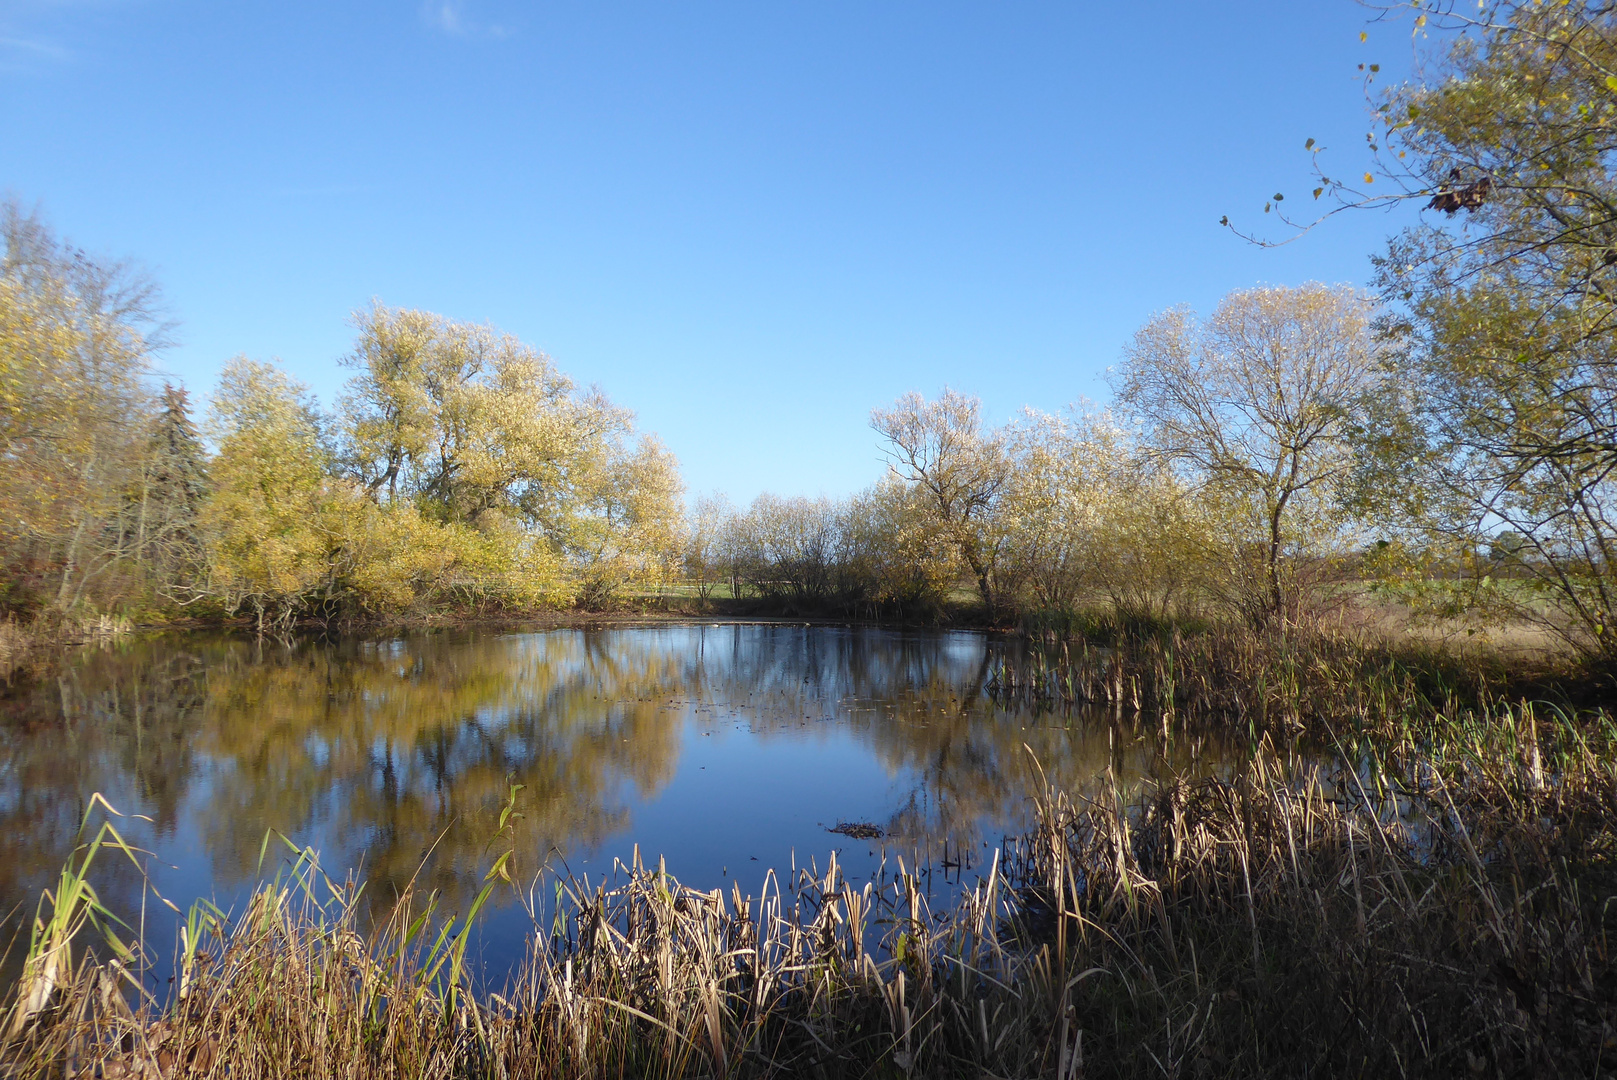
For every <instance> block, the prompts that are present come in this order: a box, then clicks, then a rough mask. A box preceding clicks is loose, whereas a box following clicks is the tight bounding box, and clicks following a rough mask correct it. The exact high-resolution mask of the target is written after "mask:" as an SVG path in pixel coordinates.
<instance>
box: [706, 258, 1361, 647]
mask: <svg viewBox="0 0 1617 1080" xmlns="http://www.w3.org/2000/svg"><path fill="white" fill-rule="evenodd" d="M1372 313H1373V305H1372V303H1371V301H1370V300H1368V299H1367V298H1365V297H1363V296H1360V295H1358V294H1356V293H1355V292H1353V291H1352V290H1351V289H1346V288H1328V287H1325V286H1321V285H1305V286H1302V287H1300V288H1266V289H1254V290H1248V291H1243V292H1238V293H1235V294H1232V295H1231V296H1230V297H1228V298H1227V299H1226V300H1225V301H1224V303H1223V304H1222V305H1221V306H1220V308H1219V310H1218V311H1217V312H1216V313H1215V314H1214V315H1213V317H1212V318H1211V319H1209V320H1207V321H1206V322H1205V323H1199V322H1197V321H1196V320H1195V319H1194V317H1193V316H1191V315H1190V313H1188V312H1185V311H1180V310H1176V311H1171V312H1168V313H1166V314H1164V315H1161V316H1159V317H1157V318H1156V319H1154V320H1152V322H1151V323H1149V324H1148V325H1147V326H1146V327H1145V328H1144V329H1142V330H1141V331H1140V332H1139V334H1138V335H1137V336H1136V338H1135V340H1134V342H1133V344H1132V345H1131V346H1130V348H1129V349H1128V352H1127V356H1126V357H1125V361H1124V363H1123V365H1122V366H1121V368H1120V369H1119V370H1118V372H1117V382H1118V391H1119V394H1118V398H1119V406H1120V408H1121V409H1123V410H1127V411H1126V413H1120V414H1113V413H1112V412H1082V411H1073V412H1071V413H1069V414H1067V415H1049V414H1044V413H1039V412H1036V411H1033V410H1028V411H1026V412H1024V413H1023V414H1022V415H1021V416H1020V417H1018V418H1016V419H1015V420H1013V421H1012V422H1010V423H1008V424H1005V425H1002V426H999V427H990V426H989V425H987V424H986V423H985V422H984V420H983V417H982V407H981V403H980V402H979V401H978V399H976V398H975V397H972V396H969V395H966V394H962V393H959V392H955V391H950V390H945V391H944V392H943V394H942V395H941V396H939V397H938V398H936V399H933V400H928V399H925V398H923V397H921V396H920V395H918V394H911V395H908V396H906V397H904V398H902V399H900V400H899V401H898V402H896V403H895V404H894V405H893V406H892V407H891V408H887V409H878V410H876V411H875V412H873V413H872V416H871V425H872V427H873V428H874V429H875V431H876V432H877V433H878V436H879V438H880V440H881V444H882V446H883V449H884V453H885V456H886V458H887V461H888V465H889V469H888V475H887V477H886V478H885V479H884V480H883V481H882V482H881V483H878V484H877V485H876V486H874V487H872V488H870V489H869V490H867V491H865V492H862V493H860V494H858V495H855V496H853V497H851V498H848V499H842V500H832V499H824V498H822V499H818V500H811V499H803V498H796V499H782V498H777V497H774V496H771V495H764V496H761V497H759V498H758V499H757V500H756V501H754V502H753V504H752V505H751V506H750V507H748V508H746V509H745V510H739V509H736V508H733V507H731V506H729V505H728V504H727V503H726V502H725V501H724V500H723V499H718V498H713V499H705V500H699V501H698V503H697V506H696V509H695V511H694V513H693V514H692V516H691V521H690V526H689V532H688V541H687V553H686V568H687V574H688V575H689V576H690V577H691V578H693V579H694V580H697V581H701V582H719V583H722V587H723V592H722V593H721V595H731V596H749V595H750V596H759V597H763V598H768V599H770V600H773V601H776V602H784V603H786V604H788V605H789V606H790V607H791V608H792V609H793V610H827V609H841V610H846V611H849V612H865V613H870V614H888V615H896V616H901V617H922V618H924V617H929V616H937V615H940V614H942V613H944V612H945V611H947V610H948V609H949V608H950V607H952V606H953V607H960V606H971V607H975V608H976V609H977V611H978V613H979V615H980V616H983V617H986V618H987V619H988V620H990V621H992V622H998V623H1006V622H1010V621H1014V620H1016V619H1019V618H1020V619H1027V618H1029V617H1034V618H1039V619H1043V620H1046V621H1048V620H1049V619H1051V618H1052V617H1054V618H1070V617H1072V616H1074V615H1076V614H1078V613H1081V612H1083V611H1085V610H1088V609H1094V608H1097V607H1098V608H1102V609H1104V610H1106V611H1108V612H1110V613H1111V614H1113V615H1114V616H1119V617H1121V618H1122V619H1124V620H1127V621H1145V622H1152V621H1158V622H1160V621H1162V620H1165V619H1168V618H1175V617H1185V616H1199V617H1211V618H1221V617H1236V618H1240V619H1243V620H1246V621H1249V622H1251V623H1254V624H1267V623H1271V622H1274V621H1276V620H1281V621H1291V622H1295V621H1296V620H1298V619H1302V618H1308V617H1311V616H1315V615H1317V614H1319V613H1320V611H1321V610H1323V609H1324V608H1325V607H1327V606H1328V605H1330V604H1332V603H1335V602H1337V601H1339V600H1340V599H1341V598H1342V596H1341V591H1342V586H1344V585H1345V584H1347V583H1349V582H1350V581H1353V580H1356V579H1357V578H1358V577H1360V576H1362V575H1363V574H1364V573H1365V572H1366V558H1365V548H1366V545H1367V543H1369V540H1368V537H1370V536H1371V532H1370V530H1371V528H1372V525H1373V520H1372V519H1373V514H1371V513H1369V512H1367V511H1366V509H1365V508H1361V507H1360V506H1358V505H1356V504H1355V500H1354V490H1355V487H1354V485H1355V479H1356V476H1357V468H1358V467H1359V466H1360V465H1361V464H1363V463H1364V455H1362V454H1361V453H1360V450H1361V449H1362V448H1361V446H1360V441H1361V440H1360V438H1359V430H1358V427H1357V426H1356V425H1357V424H1358V423H1359V421H1360V419H1361V417H1362V413H1363V409H1364V407H1365V406H1366V405H1367V403H1368V401H1369V395H1370V394H1371V393H1372V392H1373V391H1374V389H1375V387H1376V385H1377V383H1378V381H1379V380H1380V379H1381V378H1382V375H1381V368H1380V362H1381V358H1380V354H1379V352H1378V349H1377V348H1376V345H1375V340H1374V334H1373V331H1372V326H1371V317H1372ZM1125 418H1126V419H1125ZM1371 548H1372V550H1376V551H1379V550H1380V549H1379V548H1376V547H1375V546H1374V545H1373V544H1372V545H1371Z"/></svg>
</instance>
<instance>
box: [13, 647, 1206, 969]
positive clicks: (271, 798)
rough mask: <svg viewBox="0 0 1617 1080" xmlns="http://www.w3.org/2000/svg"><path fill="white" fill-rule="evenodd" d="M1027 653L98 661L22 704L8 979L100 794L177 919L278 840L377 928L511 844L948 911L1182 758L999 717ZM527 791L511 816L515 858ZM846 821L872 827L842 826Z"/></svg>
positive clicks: (72, 668) (395, 650)
mask: <svg viewBox="0 0 1617 1080" xmlns="http://www.w3.org/2000/svg"><path fill="white" fill-rule="evenodd" d="M1016 647H1017V646H1016V645H1015V644H1014V643H1008V642H1006V641H1005V640H1003V639H998V638H995V637H992V636H989V635H984V634H980V633H967V632H953V633H951V632H898V631H888V630H878V629H866V628H845V627H829V626H802V625H782V624H680V625H658V626H651V627H617V628H607V629H596V630H589V629H557V630H544V631H540V632H532V633H514V632H503V631H502V632H495V631H489V630H456V631H445V632H434V633H421V634H412V635H406V636H399V637H387V638H378V639H370V640H361V639H351V640H341V641H335V642H312V641H310V642H299V643H296V644H294V645H290V646H279V645H272V644H269V643H261V642H255V641H254V640H252V639H250V638H249V639H243V638H239V637H229V636H224V635H208V636H199V635H162V636H155V637H151V638H144V639H137V640H134V641H130V642H126V643H122V644H120V645H118V646H117V647H115V648H113V649H110V650H101V651H86V652H83V653H81V654H79V655H78V656H76V657H74V658H73V659H72V660H70V661H69V662H68V663H67V665H66V666H65V668H64V669H63V670H61V671H60V672H58V673H56V674H55V675H54V676H53V677H52V678H51V679H49V680H48V681H40V682H35V683H32V684H27V685H20V686H17V687H13V688H11V689H10V690H9V691H8V692H7V694H6V696H5V698H4V716H3V723H0V903H3V904H4V907H5V909H6V910H7V911H8V912H9V915H8V926H7V930H8V934H9V933H15V932H17V931H18V930H22V932H23V937H22V939H21V940H20V941H18V942H17V943H16V944H14V945H13V947H12V950H11V954H10V957H9V971H8V974H10V973H12V972H14V971H15V969H16V958H17V955H18V953H19V952H20V951H21V949H22V948H23V947H25V946H26V929H25V927H26V925H27V923H28V921H29V920H31V918H32V916H33V912H34V907H35V904H36V903H37V901H38V898H39V895H40V890H41V889H42V888H45V887H48V886H49V885H51V884H52V883H53V881H54V877H55V874H56V873H57V871H58V870H59V868H60V867H61V865H62V863H63V860H64V859H65V858H66V857H67V855H68V853H69V852H70V850H71V848H72V846H73V842H74V836H75V833H76V831H77V829H78V827H79V823H80V821H81V819H82V818H83V815H84V812H85V808H86V806H87V805H88V801H89V799H90V796H91V795H92V793H95V792H100V793H101V794H102V795H104V796H105V797H106V799H107V800H108V801H110V802H111V804H112V805H113V806H114V807H116V808H117V809H118V810H119V811H121V812H122V813H124V814H125V815H130V817H128V818H127V819H126V820H125V821H123V822H121V823H120V826H121V827H122V828H123V831H124V833H125V835H126V837H127V838H128V839H129V840H130V841H131V842H132V843H135V844H138V845H140V846H141V847H143V848H145V849H147V850H148V851H150V852H151V858H150V859H149V860H148V865H147V873H148V874H149V877H150V881H151V885H152V886H153V887H154V888H155V889H156V891H157V892H158V893H160V894H161V895H162V896H164V897H167V898H168V899H170V900H172V901H173V902H175V903H176V904H178V905H179V906H180V907H181V908H182V909H183V908H185V907H186V906H188V904H189V903H190V902H191V901H192V900H194V899H196V898H199V897H207V898H211V899H213V901H214V902H215V903H217V904H218V905H219V906H220V907H221V908H224V909H225V910H227V911H228V910H230V909H232V907H236V908H237V909H238V910H239V906H240V904H241V902H242V900H243V899H244V898H245V896H246V894H247V892H248V891H249V890H250V889H251V888H252V886H253V885H254V884H255V883H256V882H258V881H260V880H262V879H263V878H264V877H267V876H271V875H273V874H275V873H276V872H277V871H278V870H284V868H285V866H286V862H287V859H288V857H289V848H288V847H287V846H286V845H285V844H283V843H281V842H280V841H279V840H278V839H271V841H270V842H269V844H268V845H267V846H266V837H273V836H274V834H276V833H278V834H280V835H282V836H284V837H286V838H287V839H288V840H290V841H291V842H292V843H293V844H295V845H299V846H304V845H307V846H309V847H312V848H314V849H316V850H318V851H319V853H320V856H321V862H322V865H323V867H324V869H325V871H326V872H327V873H328V874H330V875H331V876H332V877H333V878H336V879H338V880H341V879H342V878H343V877H345V876H346V875H348V874H350V873H352V874H354V875H357V876H359V877H362V878H363V879H364V880H365V881H366V882H367V883H368V885H367V892H366V894H365V895H366V896H367V897H368V902H369V903H370V904H372V905H374V906H375V907H376V908H378V909H381V908H385V907H386V906H387V905H388V904H389V903H390V902H391V900H392V898H393V897H395V896H396V895H397V894H398V892H399V890H401V889H403V888H404V887H405V886H406V885H407V884H408V883H410V882H411V881H412V880H413V881H414V882H415V883H416V884H417V885H418V886H419V887H422V888H425V889H435V890H438V891H439V893H440V894H441V895H442V896H443V898H444V902H445V904H446V905H448V907H449V909H461V910H463V909H464V907H465V905H466V904H467V903H469V901H470V899H471V897H472V896H474V895H475V894H476V892H477V890H478V888H479V887H480V886H481V884H482V881H483V877H484V874H485V873H486V872H487V870H488V868H489V866H490V864H491V863H492V861H493V860H494V858H495V857H496V856H497V855H498V853H499V852H500V851H503V850H505V849H507V848H509V849H512V850H514V852H515V854H514V866H515V868H516V871H517V873H518V875H519V876H520V877H522V878H524V879H530V878H531V877H532V875H534V874H535V873H536V872H538V871H540V870H541V869H542V868H545V867H548V868H549V869H550V870H551V871H554V872H557V873H561V874H570V875H574V876H578V877H584V876H588V877H591V878H592V879H599V878H600V877H601V876H602V875H603V874H606V875H610V874H611V873H612V872H613V870H614V865H615V860H623V861H625V862H627V861H628V860H630V859H631V858H632V857H633V855H634V853H635V850H636V848H638V851H639V853H640V856H641V858H642V859H643V860H644V861H645V862H646V863H648V864H650V865H655V864H656V861H657V859H658V858H659V857H661V858H664V859H665V860H666V863H667V867H668V870H669V872H670V873H672V874H674V875H675V876H676V877H678V878H679V879H680V880H681V881H682V882H683V883H685V884H687V885H690V886H694V887H697V888H702V889H713V888H723V889H725V891H726V892H728V891H729V890H730V887H731V884H732V883H734V882H738V883H739V884H740V886H741V889H742V891H743V893H755V892H757V891H758V890H759V888H760V887H761V886H762V884H763V882H764V878H765V874H766V871H767V870H769V869H771V868H772V869H774V870H776V871H777V872H782V873H784V872H787V871H790V870H791V869H792V868H793V867H794V866H798V867H801V866H810V865H812V866H816V867H823V865H824V863H825V860H826V858H827V857H828V855H829V854H830V853H831V852H832V851H835V852H836V853H837V860H838V864H839V865H840V866H841V868H842V870H843V873H844V874H845V875H846V877H847V878H848V879H849V880H852V881H858V880H860V879H861V878H866V877H874V876H877V875H879V874H881V873H883V871H884V870H886V869H890V868H891V867H892V866H893V865H894V863H895V862H896V860H897V859H899V858H902V859H903V860H904V861H905V863H906V865H907V866H908V867H910V868H911V869H912V870H913V869H915V868H917V867H919V868H921V869H922V870H923V871H926V874H925V878H926V880H927V881H928V882H929V883H931V885H932V887H933V888H935V889H936V890H938V892H939V893H940V894H944V895H940V897H939V899H940V900H945V899H946V895H947V894H948V893H949V891H950V890H951V888H952V887H953V886H954V885H955V884H957V883H958V882H959V881H960V880H961V879H962V878H963V879H964V880H966V881H967V882H970V881H972V880H974V877H975V875H974V871H975V870H976V869H977V868H978V867H981V866H983V864H984V863H985V861H986V860H988V859H989V858H990V857H991V853H992V850H993V848H995V847H996V846H997V845H998V843H999V842H1000V840H1001V838H1002V837H1004V836H1006V835H1010V834H1017V833H1020V832H1022V831H1024V830H1025V829H1026V828H1027V827H1028V825H1029V824H1030V814H1031V805H1030V801H1029V794H1030V792H1032V791H1034V790H1036V789H1037V787H1038V785H1040V784H1042V783H1043V782H1045V780H1046V779H1048V781H1049V782H1052V783H1055V784H1058V785H1061V786H1063V787H1065V788H1066V789H1067V790H1069V791H1073V792H1079V793H1081V792H1084V791H1090V790H1094V789H1095V788H1096V786H1097V785H1098V784H1099V783H1101V780H1102V778H1103V777H1105V776H1106V774H1107V771H1108V770H1111V775H1112V776H1113V777H1115V778H1116V780H1117V781H1118V782H1119V783H1120V784H1121V786H1123V787H1124V789H1125V790H1127V789H1129V788H1131V787H1133V786H1135V785H1137V784H1138V783H1139V781H1140V778H1141V777H1142V776H1143V775H1145V774H1146V773H1147V772H1148V771H1150V770H1151V769H1152V768H1153V762H1154V761H1158V760H1159V755H1160V753H1161V750H1162V748H1161V747H1159V746H1158V745H1157V744H1156V742H1155V741H1154V740H1153V739H1152V738H1150V737H1149V736H1148V735H1142V734H1140V733H1139V732H1137V731H1135V730H1134V729H1133V728H1131V727H1130V726H1128V725H1127V724H1125V725H1122V726H1119V725H1117V724H1116V723H1115V722H1114V721H1113V719H1112V717H1111V715H1110V714H1109V713H1101V712H1092V713H1086V712H1076V713H1075V712H1062V711H1055V712H1051V711H1042V712H1041V711H1032V710H1030V709H1028V708H1026V707H1022V706H1015V707H1001V706H1000V705H999V704H996V702H995V701H994V700H993V699H992V698H991V697H989V696H988V695H987V694H986V693H985V683H986V681H987V679H988V676H989V674H990V671H991V669H992V666H993V665H994V664H995V663H996V661H997V658H998V657H999V655H1000V653H1001V652H1002V651H1003V650H1005V649H1007V648H1016ZM1198 751H1200V752H1198ZM1171 756H1172V757H1173V758H1174V759H1175V760H1176V761H1178V762H1179V763H1181V764H1182V763H1184V762H1187V761H1189V760H1192V759H1194V760H1196V761H1203V760H1206V759H1208V758H1209V757H1210V758H1211V759H1213V760H1217V759H1218V758H1219V756H1220V755H1219V754H1209V753H1208V752H1207V750H1206V748H1205V747H1197V746H1193V745H1188V744H1186V745H1176V746H1174V747H1173V748H1172V755H1171ZM1107 782H1108V783H1109V782H1110V781H1107ZM512 784H520V785H522V788H521V790H520V791H519V792H518V793H517V795H516V810H517V812H518V813H519V814H520V817H518V818H515V819H513V825H512V829H511V832H510V833H509V834H508V836H507V838H505V839H503V840H500V839H497V836H496V834H497V833H498V819H499V815H500V811H501V808H502V806H503V805H504V803H505V800H506V798H507V795H508V792H509V791H510V785H512ZM133 815H140V817H138V818H137V817H134V816H133ZM847 825H866V826H874V828H873V829H857V828H856V829H852V830H845V831H844V832H842V833H838V832H832V831H831V830H832V829H835V828H837V827H839V826H847ZM876 830H879V831H880V836H879V837H877V836H874V835H869V834H872V833H874V832H875V831H876ZM848 831H851V832H853V833H855V834H858V835H862V836H864V838H856V836H850V835H847V832H848ZM92 880H93V881H94V882H95V884H96V885H97V887H98V888H99V889H100V890H101V892H102V894H103V896H104V898H105V899H106V900H107V901H108V902H109V904H110V905H111V906H113V907H114V908H116V909H118V910H119V911H120V913H121V914H123V916H124V917H125V918H126V919H127V920H129V921H130V922H131V923H132V924H133V923H136V922H137V921H138V920H140V919H144V920H145V923H146V927H147V938H148V940H149V941H151V942H153V943H156V944H158V946H159V951H160V952H161V951H163V950H165V949H166V948H167V947H168V943H169V942H170V941H172V940H173V937H174V922H175V917H174V916H173V915H171V914H169V913H167V912H166V911H165V910H164V909H163V908H161V907H160V906H158V905H157V904H155V903H154V902H152V901H150V900H149V899H148V900H147V901H146V902H145V903H144V904H143V903H142V902H141V898H142V896H143V894H144V890H143V889H142V887H141V876H140V874H139V873H138V872H137V871H136V870H135V869H134V867H132V866H131V865H130V864H129V863H128V862H127V861H126V860H121V859H117V858H112V857H109V856H103V857H102V859H101V860H100V861H99V862H98V864H97V866H96V869H95V873H94V874H93V875H92ZM510 896H511V894H510V893H504V894H502V906H500V907H498V908H496V909H495V910H493V911H491V912H489V913H488V914H487V915H486V916H485V919H484V922H483V926H482V931H481V935H480V941H479V948H478V952H479V953H480V955H481V956H482V959H483V964H484V967H485V969H486V973H487V974H488V975H490V976H494V977H498V975H499V974H501V973H503V971H504V970H506V969H508V968H509V967H510V966H511V965H512V964H513V963H515V962H518V961H520V959H521V956H522V949H523V944H522V943H523V942H524V941H525V940H526V938H525V935H527V934H528V933H530V932H531V922H530V921H529V919H528V916H527V915H526V914H525V913H523V912H522V910H521V908H520V906H518V905H516V904H515V903H514V902H511V901H510V900H509V897H510ZM158 959H159V961H161V960H162V959H163V958H162V957H159V958H158ZM165 971H166V967H164V966H163V965H162V964H161V963H159V966H158V967H157V968H156V969H154V971H153V972H152V973H151V975H150V976H149V978H151V979H152V980H153V981H154V982H157V983H161V982H162V981H163V979H164V973H165ZM153 989H154V990H156V989H157V987H156V986H154V987H153Z"/></svg>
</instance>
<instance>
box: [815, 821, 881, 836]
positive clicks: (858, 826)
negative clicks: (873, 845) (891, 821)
mask: <svg viewBox="0 0 1617 1080" xmlns="http://www.w3.org/2000/svg"><path fill="white" fill-rule="evenodd" d="M825 831H826V832H834V833H840V834H842V835H843V836H847V837H851V838H853V839H854V840H880V839H881V838H882V835H883V834H882V831H881V829H880V828H878V827H877V826H875V825H872V824H870V823H869V822H868V821H839V822H837V826H836V828H834V829H827V830H825Z"/></svg>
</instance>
